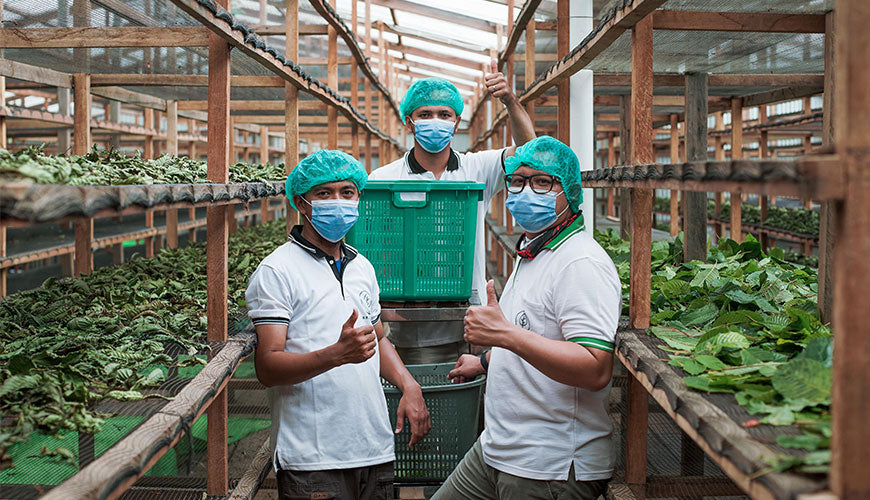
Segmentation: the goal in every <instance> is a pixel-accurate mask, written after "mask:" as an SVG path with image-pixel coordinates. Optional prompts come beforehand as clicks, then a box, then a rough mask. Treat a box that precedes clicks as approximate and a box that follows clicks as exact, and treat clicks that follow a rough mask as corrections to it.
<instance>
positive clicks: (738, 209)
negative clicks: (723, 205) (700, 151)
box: [704, 97, 743, 243]
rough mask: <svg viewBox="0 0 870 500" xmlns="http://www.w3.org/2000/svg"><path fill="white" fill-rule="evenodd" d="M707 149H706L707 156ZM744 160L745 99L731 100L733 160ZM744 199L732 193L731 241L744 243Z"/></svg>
mask: <svg viewBox="0 0 870 500" xmlns="http://www.w3.org/2000/svg"><path fill="white" fill-rule="evenodd" d="M706 149H707V148H706V147H705V148H704V150H705V153H704V155H705V156H706ZM742 158H743V99H742V98H740V97H735V98H733V99H731V160H732V161H733V160H740V159H742ZM742 217H743V197H742V195H741V193H740V192H739V191H732V192H731V239H732V240H734V241H736V242H737V243H740V242H742V241H743V219H742Z"/></svg>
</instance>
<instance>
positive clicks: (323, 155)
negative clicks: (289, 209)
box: [284, 149, 368, 210]
mask: <svg viewBox="0 0 870 500" xmlns="http://www.w3.org/2000/svg"><path fill="white" fill-rule="evenodd" d="M366 179H368V174H366V171H365V169H364V168H363V166H362V165H361V164H360V162H358V161H357V160H356V159H355V158H354V157H353V156H351V155H349V154H347V153H345V152H342V151H332V150H329V149H321V150H320V151H316V152H314V153H312V154H310V155H308V156H306V157H305V158H303V159H302V161H300V162H299V163H297V164H296V168H294V169H293V171H292V172H290V175H288V176H287V182H286V183H285V184H284V193H285V194H286V195H287V198H289V199H290V204H291V205H293V208H296V204H295V203H293V196H294V195H297V194H298V195H300V196H301V195H303V194H305V193H307V192H308V191H310V190H311V188H313V187H314V186H319V185H321V184H326V183H327V182H337V181H351V182H353V183H354V184H356V187H357V189H359V190H360V191H362V189H363V188H364V187H365V185H366ZM297 210H298V208H297Z"/></svg>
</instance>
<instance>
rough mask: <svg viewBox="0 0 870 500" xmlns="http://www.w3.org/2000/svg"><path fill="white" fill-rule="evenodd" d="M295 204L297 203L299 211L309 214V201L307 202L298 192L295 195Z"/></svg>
mask: <svg viewBox="0 0 870 500" xmlns="http://www.w3.org/2000/svg"><path fill="white" fill-rule="evenodd" d="M293 204H294V205H296V210H297V211H298V212H300V213H305V214H308V211H309V210H310V208H309V206H308V203H306V201H305V200H303V199H302V197H301V196H299V195H298V194H294V195H293Z"/></svg>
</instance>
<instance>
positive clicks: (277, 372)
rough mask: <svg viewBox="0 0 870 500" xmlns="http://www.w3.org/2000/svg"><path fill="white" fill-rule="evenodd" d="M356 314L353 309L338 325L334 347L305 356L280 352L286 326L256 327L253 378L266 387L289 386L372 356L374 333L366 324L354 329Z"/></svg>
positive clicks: (263, 325) (373, 351)
mask: <svg viewBox="0 0 870 500" xmlns="http://www.w3.org/2000/svg"><path fill="white" fill-rule="evenodd" d="M357 315H358V313H357V311H356V309H354V310H353V313H352V314H351V316H350V318H348V320H347V321H346V322H345V323H344V325H342V328H341V336H340V337H339V339H338V341H337V342H336V343H335V344H332V345H330V346H328V347H324V348H323V349H318V350H316V351H312V352H306V353H297V352H284V343H285V341H286V337H287V325H283V324H260V325H257V326H256V330H257V350H256V351H255V353H254V365H255V366H256V368H257V379H258V380H259V381H260V383H262V384H263V385H265V386H266V387H272V386H276V385H293V384H298V383H300V382H304V381H306V380H308V379H310V378H314V377H316V376H317V375H320V374H321V373H324V372H326V371H328V370H331V369H333V368H335V367H337V366H341V365H343V364H346V363H362V362H363V361H365V360H367V359H369V358H370V357H372V356H374V354H375V333H374V330H373V329H372V327H371V326H368V325H364V326H360V327H359V328H354V327H353V324H354V322H355V321H356V318H357ZM291 335H292V332H291Z"/></svg>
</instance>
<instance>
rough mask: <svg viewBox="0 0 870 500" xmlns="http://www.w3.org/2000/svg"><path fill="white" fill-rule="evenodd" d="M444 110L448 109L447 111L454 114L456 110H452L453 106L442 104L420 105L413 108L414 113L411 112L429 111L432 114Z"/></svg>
mask: <svg viewBox="0 0 870 500" xmlns="http://www.w3.org/2000/svg"><path fill="white" fill-rule="evenodd" d="M444 111H448V112H450V113H451V114H456V112H455V111H453V108H451V107H450V106H443V105H439V106H420V107H419V108H417V109H415V110H414V113H413V114H420V113H425V112H429V113H432V114H440V113H442V112H444Z"/></svg>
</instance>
